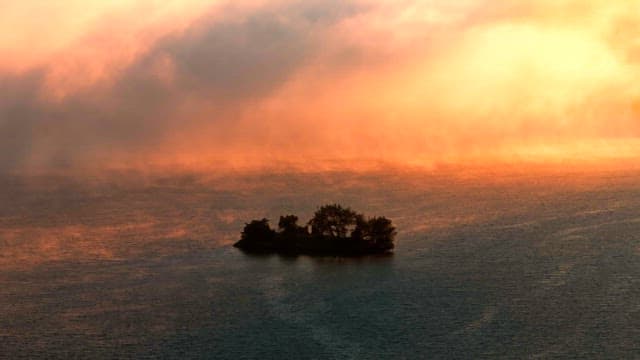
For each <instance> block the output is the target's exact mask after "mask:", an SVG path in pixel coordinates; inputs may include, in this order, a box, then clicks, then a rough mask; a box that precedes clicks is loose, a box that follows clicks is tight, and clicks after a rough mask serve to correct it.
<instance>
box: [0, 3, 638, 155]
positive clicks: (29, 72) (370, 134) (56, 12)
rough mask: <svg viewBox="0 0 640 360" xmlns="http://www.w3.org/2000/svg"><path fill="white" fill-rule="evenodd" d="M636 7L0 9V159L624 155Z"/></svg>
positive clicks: (631, 139)
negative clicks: (2, 138) (2, 81)
mask: <svg viewBox="0 0 640 360" xmlns="http://www.w3.org/2000/svg"><path fill="white" fill-rule="evenodd" d="M87 9H88V10H87ZM638 10H640V5H639V4H637V2H636V1H616V2H611V1H602V0H582V1H577V0H561V1H552V0H542V1H533V0H532V1H522V2H518V3H517V4H515V3H505V2H500V3H497V2H494V1H488V0H464V1H456V2H451V1H445V0H428V1H415V0H400V1H398V0H394V1H391V0H378V1H373V0H353V1H337V0H336V1H333V0H331V1H320V0H308V1H287V0H280V1H267V0H265V1H250V2H242V3H236V4H232V3H230V2H222V1H215V2H211V1H204V0H189V1H187V2H185V1H168V2H167V1H164V2H159V1H153V0H145V1H142V2H131V1H124V0H121V1H115V2H109V3H108V4H107V3H105V2H98V1H95V2H89V3H87V2H76V1H71V0H68V1H65V2H62V3H60V2H58V3H57V5H51V4H46V5H41V4H37V3H35V2H24V3H20V4H18V3H15V4H11V5H8V4H4V5H0V24H3V25H0V30H3V29H5V30H6V31H0V33H1V34H3V35H0V50H2V51H3V53H6V54H9V55H8V56H5V58H4V59H3V60H0V75H2V76H4V78H6V79H9V80H7V81H6V82H7V84H11V86H10V87H7V88H6V89H7V90H6V92H7V96H5V97H4V100H0V130H3V129H8V130H6V131H4V132H3V133H8V131H9V130H10V131H13V132H14V133H20V134H22V135H20V136H23V138H21V137H14V139H20V140H12V141H6V142H5V145H0V150H1V151H2V152H3V153H4V154H9V155H0V164H2V163H3V162H4V163H7V164H9V163H10V164H12V165H11V166H9V167H12V168H15V167H20V166H21V165H24V164H30V166H36V167H47V166H50V167H51V166H52V167H56V166H60V165H56V164H67V165H68V164H72V165H74V166H75V165H77V164H79V165H78V166H84V165H86V164H88V163H94V164H95V163H96V159H98V160H99V163H100V164H101V165H105V166H106V165H107V164H135V165H136V166H138V164H148V163H150V162H157V163H167V164H168V163H176V162H177V163H182V164H192V165H193V166H207V165H209V164H219V163H220V162H223V161H224V162H225V163H228V164H232V165H233V164H248V165H251V164H265V163H266V164H274V163H276V162H278V161H280V162H282V161H285V160H286V161H291V162H296V163H305V162H309V159H311V158H313V159H322V160H323V161H326V162H331V161H334V160H335V159H347V160H348V159H362V158H367V159H371V160H372V161H378V160H383V161H392V162H403V163H412V164H413V163H420V164H430V163H434V162H439V161H453V162H455V161H494V160H496V159H503V160H504V159H507V160H513V159H516V160H520V159H559V158H562V157H563V156H566V157H570V158H576V157H582V158H584V157H587V158H601V157H607V158H617V157H633V156H635V155H636V149H640V148H639V147H638V145H637V141H636V138H637V136H638V134H640V126H639V125H638V118H639V116H640V115H639V113H640V110H638V108H639V107H638V99H639V98H640V85H638V84H637V82H636V81H634V80H635V79H637V78H638V75H640V74H639V71H640V63H639V62H638V59H639V57H638V54H640V34H639V33H638V31H637V29H638V26H637V25H638V24H640V15H638V14H640V11H638ZM3 20H6V21H3ZM9 28H13V29H17V31H13V32H12V31H8V29H9ZM39 29H45V31H42V30H39ZM18 90H19V91H18ZM9 95H10V96H9ZM3 117H4V118H3ZM22 139H24V140H22ZM6 144H9V145H6ZM25 144H28V145H25ZM3 146H4V147H3ZM18 154H19V155H18ZM2 156H5V158H6V159H4V160H3V157H2ZM483 159H484V160H483ZM34 164H35V165H34ZM5 167H7V166H5Z"/></svg>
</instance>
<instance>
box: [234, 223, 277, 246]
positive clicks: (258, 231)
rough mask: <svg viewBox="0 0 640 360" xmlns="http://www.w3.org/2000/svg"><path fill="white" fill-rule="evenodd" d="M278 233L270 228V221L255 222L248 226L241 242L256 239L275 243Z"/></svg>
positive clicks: (243, 231) (243, 232)
mask: <svg viewBox="0 0 640 360" xmlns="http://www.w3.org/2000/svg"><path fill="white" fill-rule="evenodd" d="M275 237H276V232H275V231H274V230H273V229H271V227H270V226H269V220H267V219H262V220H253V221H251V222H250V223H248V224H246V225H245V227H244V230H242V234H241V237H240V241H255V240H256V239H257V240H259V241H263V242H269V241H273V240H274V239H275Z"/></svg>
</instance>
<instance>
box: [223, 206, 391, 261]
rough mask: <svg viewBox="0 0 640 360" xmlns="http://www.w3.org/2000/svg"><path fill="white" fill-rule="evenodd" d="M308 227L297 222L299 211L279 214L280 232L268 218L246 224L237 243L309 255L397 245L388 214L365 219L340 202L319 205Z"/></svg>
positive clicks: (363, 252)
mask: <svg viewBox="0 0 640 360" xmlns="http://www.w3.org/2000/svg"><path fill="white" fill-rule="evenodd" d="M308 225H309V226H311V233H309V231H308V230H307V227H302V226H299V225H298V217H297V216H296V215H284V216H280V221H278V232H276V231H275V230H273V229H271V227H270V226H269V220H267V219H262V220H253V221H251V222H250V223H248V224H245V227H244V230H243V231H242V234H241V239H240V241H238V242H237V243H236V244H235V245H234V246H236V247H239V248H241V249H244V250H247V251H255V252H263V253H264V252H278V253H283V254H294V255H297V254H310V255H341V256H353V255H366V254H381V253H389V252H390V251H391V250H392V249H393V248H394V238H395V236H396V228H395V227H394V226H393V224H392V223H391V220H389V219H387V218H385V217H373V218H369V219H365V217H364V216H363V215H362V214H358V213H356V212H355V211H353V210H351V209H350V208H348V207H342V206H341V205H338V204H331V205H324V206H321V207H320V208H318V210H317V211H316V212H315V214H314V216H313V218H312V219H311V220H309V223H308Z"/></svg>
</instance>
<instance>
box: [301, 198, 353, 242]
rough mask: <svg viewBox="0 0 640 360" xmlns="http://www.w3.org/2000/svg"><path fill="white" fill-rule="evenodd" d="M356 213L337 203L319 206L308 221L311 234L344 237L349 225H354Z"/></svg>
mask: <svg viewBox="0 0 640 360" xmlns="http://www.w3.org/2000/svg"><path fill="white" fill-rule="evenodd" d="M358 216H359V215H358V214H357V213H356V212H354V211H353V210H351V209H350V208H348V207H347V208H343V207H342V206H340V205H338V204H332V205H324V206H322V207H320V208H319V209H318V210H317V211H316V212H315V214H314V216H313V218H312V219H311V220H310V221H309V225H311V233H312V234H313V235H321V236H328V237H333V238H346V237H347V234H348V233H349V230H351V229H350V228H351V227H355V225H356V222H357V219H358Z"/></svg>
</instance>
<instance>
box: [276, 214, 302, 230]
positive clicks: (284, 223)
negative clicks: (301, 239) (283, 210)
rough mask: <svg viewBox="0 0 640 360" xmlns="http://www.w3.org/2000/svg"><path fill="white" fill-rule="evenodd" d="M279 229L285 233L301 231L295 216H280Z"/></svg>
mask: <svg viewBox="0 0 640 360" xmlns="http://www.w3.org/2000/svg"><path fill="white" fill-rule="evenodd" d="M278 229H279V230H280V231H281V232H283V233H297V232H298V231H299V230H300V226H298V217H297V216H295V215H285V216H280V221H279V222H278Z"/></svg>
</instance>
